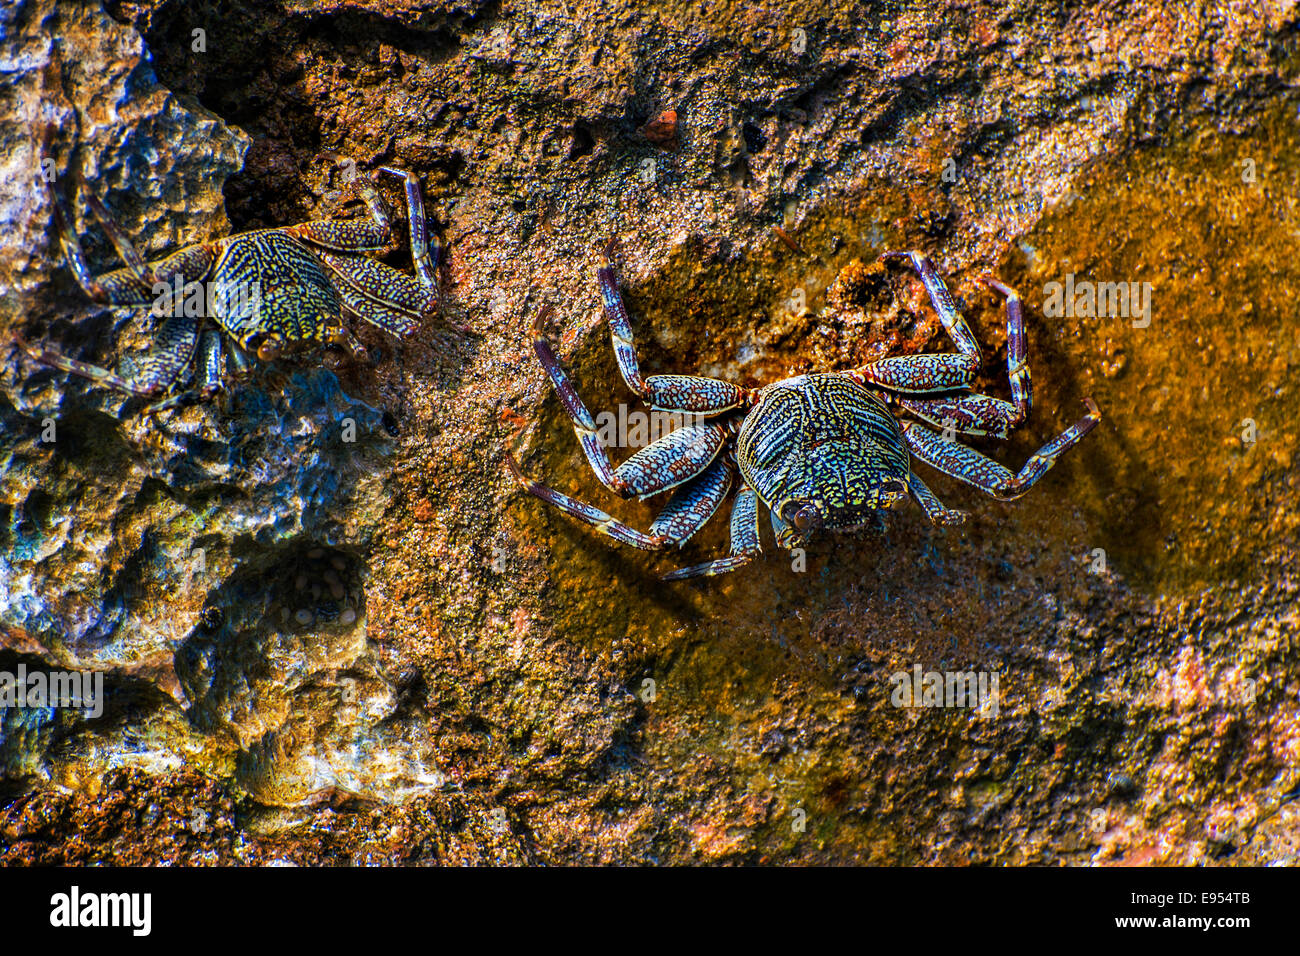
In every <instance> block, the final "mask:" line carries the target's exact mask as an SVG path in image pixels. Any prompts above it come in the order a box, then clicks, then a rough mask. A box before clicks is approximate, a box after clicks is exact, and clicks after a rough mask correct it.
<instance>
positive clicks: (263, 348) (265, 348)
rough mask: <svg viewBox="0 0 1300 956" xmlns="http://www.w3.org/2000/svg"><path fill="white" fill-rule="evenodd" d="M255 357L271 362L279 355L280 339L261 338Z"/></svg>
mask: <svg viewBox="0 0 1300 956" xmlns="http://www.w3.org/2000/svg"><path fill="white" fill-rule="evenodd" d="M257 357H258V358H260V359H261V360H262V361H263V362H273V361H275V360H276V359H278V358H279V357H280V340H279V339H273V338H266V339H263V340H262V341H261V342H260V343H258V346H257Z"/></svg>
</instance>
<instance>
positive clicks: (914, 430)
mask: <svg viewBox="0 0 1300 956" xmlns="http://www.w3.org/2000/svg"><path fill="white" fill-rule="evenodd" d="M1083 403H1084V405H1086V406H1087V408H1088V414H1087V415H1085V416H1084V417H1083V418H1081V419H1079V421H1077V422H1075V423H1074V424H1073V425H1071V426H1070V427H1069V428H1067V429H1066V430H1065V431H1063V432H1062V433H1061V434H1059V435H1057V436H1056V437H1055V438H1053V439H1052V440H1051V441H1049V442H1048V443H1047V444H1046V445H1044V446H1043V447H1042V448H1040V449H1038V451H1036V452H1035V453H1034V454H1033V455H1031V456H1030V458H1029V461H1027V462H1025V465H1024V467H1023V468H1021V469H1020V472H1019V473H1018V474H1012V472H1011V471H1010V470H1008V469H1007V468H1005V467H1003V466H1002V465H1000V464H998V463H997V462H995V461H993V460H992V459H991V458H987V457H985V456H984V455H981V454H980V453H979V452H977V451H975V450H974V449H973V448H967V447H966V446H965V445H959V444H957V443H956V442H953V441H948V440H947V439H945V438H943V437H942V436H941V435H936V434H935V433H934V432H932V431H930V430H929V429H927V428H925V427H924V426H921V425H918V424H916V423H915V422H907V423H905V424H904V425H903V436H904V437H905V438H906V439H907V444H908V446H909V447H910V448H911V450H912V454H913V455H915V456H916V457H917V458H918V459H919V460H921V461H923V462H925V463H926V464H927V465H930V466H931V467H932V468H935V469H937V470H939V471H941V472H943V473H944V474H945V475H950V476H951V477H953V478H956V479H957V480H958V481H964V482H966V484H968V485H972V486H974V487H976V488H979V489H980V490H981V491H983V492H985V493H986V494H988V495H990V496H992V497H994V498H999V499H1001V500H1003V501H1010V500H1012V499H1014V498H1019V497H1020V496H1021V495H1023V494H1024V493H1025V492H1026V491H1028V490H1029V488H1030V486H1032V485H1033V483H1034V482H1036V481H1037V480H1038V479H1039V478H1041V477H1043V475H1045V474H1046V473H1047V470H1048V469H1049V468H1051V467H1052V465H1054V464H1055V463H1056V459H1057V458H1059V457H1060V456H1061V455H1062V454H1064V452H1065V451H1066V449H1068V448H1070V447H1071V446H1073V445H1075V444H1077V443H1078V442H1079V440H1080V439H1081V438H1083V436H1084V435H1086V434H1088V432H1089V431H1091V430H1092V429H1093V427H1094V426H1095V425H1096V424H1097V423H1098V422H1099V421H1101V412H1100V411H1098V410H1097V406H1096V404H1095V403H1094V402H1093V400H1092V399H1091V398H1085V399H1084V400H1083Z"/></svg>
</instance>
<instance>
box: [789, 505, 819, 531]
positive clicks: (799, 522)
mask: <svg viewBox="0 0 1300 956" xmlns="http://www.w3.org/2000/svg"><path fill="white" fill-rule="evenodd" d="M820 524H821V518H820V516H819V515H818V514H817V509H816V508H814V507H813V506H812V505H804V506H803V507H802V508H800V509H799V510H798V512H796V513H795V516H794V526H795V527H796V528H798V529H799V530H800V531H811V530H812V529H813V528H816V527H817V526H818V525H820Z"/></svg>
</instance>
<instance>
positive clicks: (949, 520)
mask: <svg viewBox="0 0 1300 956" xmlns="http://www.w3.org/2000/svg"><path fill="white" fill-rule="evenodd" d="M907 488H908V490H909V491H910V492H911V493H912V497H913V498H915V499H916V503H917V504H919V505H920V506H921V508H922V509H923V510H924V511H925V516H926V517H927V518H929V519H930V520H931V521H932V522H933V523H935V524H943V525H950V524H961V523H962V522H963V521H965V520H966V519H967V518H969V517H970V514H969V513H968V512H965V511H957V510H955V509H953V508H945V507H944V506H943V503H942V502H941V501H939V499H938V498H936V497H935V495H934V492H933V491H931V490H930V489H929V488H927V487H926V485H925V482H923V481H922V480H921V479H920V477H919V476H918V475H915V474H913V475H911V476H910V477H909V478H908V479H907Z"/></svg>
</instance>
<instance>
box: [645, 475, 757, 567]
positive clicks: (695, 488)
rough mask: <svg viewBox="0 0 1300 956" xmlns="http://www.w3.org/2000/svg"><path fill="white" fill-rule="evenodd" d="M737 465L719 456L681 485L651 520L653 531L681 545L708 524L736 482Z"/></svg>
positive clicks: (654, 533) (651, 530)
mask: <svg viewBox="0 0 1300 956" xmlns="http://www.w3.org/2000/svg"><path fill="white" fill-rule="evenodd" d="M735 479H736V466H735V464H734V463H732V462H731V461H729V460H728V459H727V458H726V457H723V458H719V459H718V460H717V461H715V462H714V463H713V464H712V465H710V466H709V468H708V469H707V470H706V471H704V472H703V473H702V474H699V475H696V476H695V477H694V478H692V479H691V480H690V481H689V482H687V483H686V484H684V485H681V486H680V487H679V488H678V489H677V490H676V491H674V492H673V493H672V496H671V497H670V498H669V499H668V504H666V505H664V509H663V511H661V512H659V514H658V515H657V516H656V517H655V520H654V521H653V522H651V523H650V533H651V534H652V535H661V536H663V537H665V538H667V539H668V540H669V541H670V542H672V543H673V544H675V545H677V546H678V547H681V546H682V545H683V544H685V543H686V542H687V541H688V540H690V538H691V536H692V535H694V534H695V532H697V531H699V530H700V529H701V528H703V527H704V525H705V524H707V523H708V521H709V519H710V518H712V517H713V514H714V512H716V511H717V510H718V508H719V506H721V504H722V502H724V501H726V499H727V494H728V493H729V492H730V491H731V486H732V485H733V484H734V483H735Z"/></svg>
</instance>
